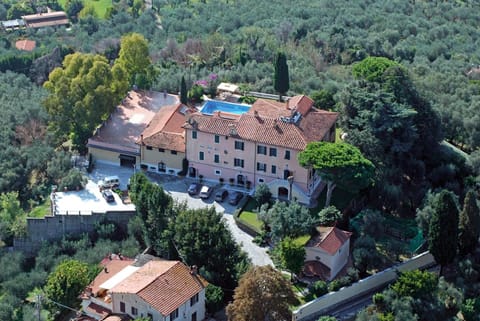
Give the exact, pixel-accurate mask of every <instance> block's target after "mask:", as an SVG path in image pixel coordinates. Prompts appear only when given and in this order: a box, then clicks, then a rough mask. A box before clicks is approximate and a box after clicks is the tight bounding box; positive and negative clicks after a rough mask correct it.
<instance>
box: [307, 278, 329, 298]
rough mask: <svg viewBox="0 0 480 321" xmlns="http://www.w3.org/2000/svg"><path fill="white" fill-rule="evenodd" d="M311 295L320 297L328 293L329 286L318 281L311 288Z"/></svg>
mask: <svg viewBox="0 0 480 321" xmlns="http://www.w3.org/2000/svg"><path fill="white" fill-rule="evenodd" d="M309 290H310V292H311V293H313V294H314V295H315V296H317V297H319V296H322V295H324V294H327V293H328V285H327V282H325V281H321V280H320V281H316V282H314V283H312V284H311V285H310V287H309Z"/></svg>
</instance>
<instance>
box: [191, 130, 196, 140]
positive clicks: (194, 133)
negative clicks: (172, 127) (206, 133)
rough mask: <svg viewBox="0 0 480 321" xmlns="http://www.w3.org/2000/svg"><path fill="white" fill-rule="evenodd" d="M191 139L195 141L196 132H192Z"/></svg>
mask: <svg viewBox="0 0 480 321" xmlns="http://www.w3.org/2000/svg"><path fill="white" fill-rule="evenodd" d="M192 139H197V131H196V130H194V131H192Z"/></svg>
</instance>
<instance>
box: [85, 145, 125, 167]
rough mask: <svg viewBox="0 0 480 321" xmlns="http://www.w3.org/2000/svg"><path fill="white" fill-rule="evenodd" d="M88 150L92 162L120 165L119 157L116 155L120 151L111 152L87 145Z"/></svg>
mask: <svg viewBox="0 0 480 321" xmlns="http://www.w3.org/2000/svg"><path fill="white" fill-rule="evenodd" d="M88 152H89V153H90V154H92V159H93V161H94V162H99V163H106V164H112V165H117V166H119V165H120V158H119V157H118V156H119V155H120V153H118V152H112V151H108V150H104V149H99V148H95V147H89V148H88Z"/></svg>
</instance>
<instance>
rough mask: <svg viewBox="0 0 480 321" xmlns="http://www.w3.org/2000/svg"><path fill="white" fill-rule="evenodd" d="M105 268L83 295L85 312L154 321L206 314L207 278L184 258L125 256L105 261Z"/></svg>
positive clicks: (188, 320)
mask: <svg viewBox="0 0 480 321" xmlns="http://www.w3.org/2000/svg"><path fill="white" fill-rule="evenodd" d="M102 266H103V267H104V268H103V270H102V271H101V272H100V274H99V275H97V277H96V278H95V280H94V281H93V282H92V283H91V284H90V285H89V286H88V287H87V289H86V290H85V291H84V293H83V295H82V300H83V302H82V307H83V311H84V313H85V314H87V315H88V316H90V317H92V318H94V319H95V320H101V319H103V318H105V317H106V316H108V315H111V314H120V315H122V314H123V315H128V316H130V317H132V318H133V319H135V318H139V317H149V318H150V319H151V320H152V321H174V320H178V321H180V320H182V321H184V320H185V321H200V320H203V319H204V318H205V287H206V285H207V282H206V281H205V280H204V279H203V278H202V277H201V276H200V275H198V274H197V272H196V268H189V267H187V266H186V265H185V264H183V263H182V262H180V261H167V260H158V259H154V260H150V261H148V262H146V263H144V262H140V261H131V260H128V259H125V258H122V257H109V258H107V259H105V260H103V261H102Z"/></svg>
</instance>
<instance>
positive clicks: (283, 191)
mask: <svg viewBox="0 0 480 321" xmlns="http://www.w3.org/2000/svg"><path fill="white" fill-rule="evenodd" d="M278 198H279V199H283V200H288V189H287V188H285V187H279V188H278Z"/></svg>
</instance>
